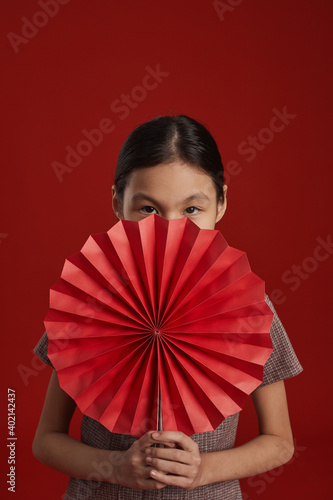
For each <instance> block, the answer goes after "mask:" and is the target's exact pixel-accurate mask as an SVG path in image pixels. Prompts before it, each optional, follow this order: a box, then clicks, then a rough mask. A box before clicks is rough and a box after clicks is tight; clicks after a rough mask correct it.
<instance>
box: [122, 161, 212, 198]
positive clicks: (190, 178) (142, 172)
mask: <svg viewBox="0 0 333 500" xmlns="http://www.w3.org/2000/svg"><path fill="white" fill-rule="evenodd" d="M127 186H128V188H129V190H130V191H131V192H132V191H137V190H140V191H141V190H143V189H144V190H149V191H152V190H153V191H155V192H156V191H160V190H161V191H163V190H164V191H166V190H168V189H172V190H174V191H175V190H176V191H181V192H183V193H185V192H189V191H191V190H193V189H196V190H197V189H200V190H201V191H203V192H204V193H206V194H207V195H208V196H209V194H211V192H212V191H213V192H214V182H213V180H212V178H211V177H210V176H209V174H207V173H206V172H205V171H204V170H201V169H199V168H197V167H195V166H192V165H187V164H184V163H181V162H173V163H169V164H164V163H163V164H159V165H156V166H153V167H141V168H138V169H135V170H133V171H132V173H131V176H130V178H129V179H128V183H127Z"/></svg>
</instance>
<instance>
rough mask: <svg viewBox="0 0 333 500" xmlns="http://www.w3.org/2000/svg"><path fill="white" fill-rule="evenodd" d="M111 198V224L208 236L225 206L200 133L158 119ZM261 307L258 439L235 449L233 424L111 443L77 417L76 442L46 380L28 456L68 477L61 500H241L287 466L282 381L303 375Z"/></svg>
mask: <svg viewBox="0 0 333 500" xmlns="http://www.w3.org/2000/svg"><path fill="white" fill-rule="evenodd" d="M112 191H113V209H114V211H115V213H116V215H117V217H118V218H119V219H126V220H133V221H139V220H140V219H142V218H144V217H147V216H148V215H150V214H152V213H156V214H159V215H160V216H162V217H164V218H166V219H169V220H171V219H177V218H180V217H190V218H191V220H192V221H193V222H195V223H196V224H197V225H198V226H199V227H200V228H203V229H214V227H215V224H216V223H217V222H218V221H219V220H220V219H221V218H222V217H223V215H224V213H225V210H226V206H227V199H226V195H227V186H225V185H224V183H223V165H222V162H221V156H220V153H219V151H218V148H217V145H216V143H215V141H214V139H213V138H212V136H211V135H210V133H209V132H208V130H207V129H206V128H205V127H204V126H203V125H201V124H199V123H198V122H197V121H195V120H193V119H191V118H189V117H187V116H182V115H181V116H160V117H157V118H155V119H153V120H151V121H149V122H147V123H144V124H142V125H140V126H139V127H137V128H136V129H135V130H134V131H133V132H132V133H131V134H130V135H129V137H128V138H127V140H126V141H125V143H124V145H123V146H122V148H121V151H120V155H119V158H118V162H117V167H116V176H115V185H114V186H113V187H112ZM266 301H267V303H268V305H269V306H270V308H271V309H272V311H273V313H274V319H273V323H272V327H271V332H270V334H271V338H272V343H273V352H272V354H271V356H270V358H269V359H268V361H267V363H266V364H265V367H264V378H263V382H262V384H261V385H260V386H259V387H258V388H257V389H256V390H255V391H254V392H253V393H252V399H253V402H254V406H255V409H256V413H257V416H258V423H259V435H258V436H257V437H256V438H254V439H252V440H251V441H250V442H248V443H246V444H243V445H242V446H239V447H237V448H234V441H235V435H236V429H237V423H238V417H239V414H235V415H232V416H230V417H228V418H226V419H225V420H224V421H223V422H222V423H221V424H220V425H219V427H218V428H217V429H216V430H215V431H212V432H206V433H200V434H194V435H193V436H191V437H188V436H186V435H185V434H183V433H181V432H176V431H159V432H156V431H149V432H147V433H146V434H145V435H144V436H142V437H141V438H140V439H136V438H134V437H132V436H129V435H121V434H114V433H111V432H109V431H108V430H107V429H106V428H105V427H103V426H102V425H101V424H99V423H98V422H97V421H95V420H93V419H92V418H89V417H87V416H85V415H84V416H83V420H82V425H81V442H79V441H77V440H75V439H73V438H72V437H70V436H69V435H68V429H69V424H70V421H71V418H72V415H73V413H74V410H75V403H74V401H73V400H72V399H71V398H70V397H69V396H68V395H67V394H66V393H65V392H64V391H63V390H62V389H61V388H60V386H59V383H58V379H57V374H56V372H55V370H53V373H52V376H51V380H50V383H49V388H48V391H47V394H46V399H45V404H44V408H43V411H42V415H41V418H40V422H39V425H38V428H37V431H36V436H35V439H34V443H33V453H34V455H35V457H36V458H38V459H39V460H40V461H41V462H43V463H45V464H46V465H48V466H50V467H53V468H55V469H57V470H59V471H61V472H63V473H65V474H68V475H69V476H71V478H70V480H69V484H68V488H67V491H66V494H65V500H73V499H82V500H87V499H95V500H102V499H117V498H118V499H154V498H155V499H156V498H162V499H182V498H183V499H193V500H194V499H205V500H206V499H210V500H211V499H218V500H221V499H227V500H239V499H241V498H242V495H241V491H240V486H239V482H238V479H239V478H243V477H247V476H252V475H255V474H259V473H261V472H264V471H267V470H269V469H273V468H275V467H278V466H280V465H282V464H284V463H285V462H287V461H289V460H290V459H291V457H292V455H293V438H292V432H291V427H290V422H289V416H288V407H287V400H286V393H285V387H284V382H283V379H285V378H288V377H292V376H294V375H297V374H298V373H300V372H301V371H302V367H301V365H300V364H299V362H298V359H297V357H296V355H295V353H294V351H293V348H292V346H291V344H290V342H289V339H288V337H287V334H286V332H285V330H284V328H283V326H282V324H281V322H280V320H279V318H278V316H277V314H276V312H275V310H274V307H273V305H272V303H271V302H270V300H269V298H268V296H267V295H266ZM47 342H48V341H47V334H46V332H45V333H44V335H43V337H42V338H41V340H40V341H39V343H38V345H37V346H36V349H35V352H36V353H37V354H38V355H39V356H40V358H41V359H42V360H43V361H45V362H46V363H48V364H49V365H51V363H50V360H49V359H48V357H47ZM51 366H52V365H51ZM156 444H163V445H164V446H163V447H161V446H156ZM153 445H155V446H153Z"/></svg>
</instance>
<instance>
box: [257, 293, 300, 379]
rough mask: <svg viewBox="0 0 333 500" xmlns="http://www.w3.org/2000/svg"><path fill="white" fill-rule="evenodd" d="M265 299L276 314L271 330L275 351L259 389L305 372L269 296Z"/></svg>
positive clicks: (266, 365) (268, 361)
mask: <svg viewBox="0 0 333 500" xmlns="http://www.w3.org/2000/svg"><path fill="white" fill-rule="evenodd" d="M265 298H266V302H267V304H268V305H269V307H270V309H271V310H272V312H273V313H274V317H273V322H272V326H271V330H270V336H271V339H272V344H273V351H272V353H271V355H270V357H269V358H268V360H267V361H266V363H265V366H264V376H263V381H262V383H261V384H260V386H259V387H263V386H264V385H268V384H273V383H274V382H278V381H279V380H284V379H286V378H290V377H294V376H295V375H298V374H299V373H301V372H302V371H303V368H302V366H301V364H300V362H299V361H298V359H297V356H296V354H295V351H294V349H293V347H292V345H291V342H290V340H289V337H288V335H287V332H286V331H285V329H284V327H283V325H282V323H281V321H280V318H279V317H278V315H277V313H276V311H275V309H274V306H273V304H272V302H271V300H270V299H269V297H268V295H267V294H266V296H265Z"/></svg>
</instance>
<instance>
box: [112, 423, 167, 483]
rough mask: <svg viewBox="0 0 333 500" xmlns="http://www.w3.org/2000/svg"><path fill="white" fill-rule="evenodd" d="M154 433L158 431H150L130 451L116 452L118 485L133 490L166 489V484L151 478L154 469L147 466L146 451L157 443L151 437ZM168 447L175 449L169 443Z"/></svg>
mask: <svg viewBox="0 0 333 500" xmlns="http://www.w3.org/2000/svg"><path fill="white" fill-rule="evenodd" d="M153 432H156V431H149V432H147V433H146V434H144V435H143V436H142V437H141V438H140V439H138V440H137V441H135V442H134V443H133V444H132V446H131V447H130V448H129V449H128V450H126V451H117V452H115V455H114V458H113V459H112V465H113V471H114V480H115V483H116V484H121V485H122V486H127V487H128V488H132V489H133V490H159V489H162V488H165V486H166V485H165V484H163V483H160V482H158V481H155V480H154V479H152V478H151V477H150V476H149V474H150V471H151V470H152V469H153V468H152V467H150V466H149V465H147V462H146V452H145V450H146V448H148V447H150V446H152V445H153V444H156V443H157V441H155V440H154V439H153V438H152V437H151V435H152V433H153ZM167 446H169V447H173V445H172V443H171V444H170V443H167ZM154 470H155V469H154Z"/></svg>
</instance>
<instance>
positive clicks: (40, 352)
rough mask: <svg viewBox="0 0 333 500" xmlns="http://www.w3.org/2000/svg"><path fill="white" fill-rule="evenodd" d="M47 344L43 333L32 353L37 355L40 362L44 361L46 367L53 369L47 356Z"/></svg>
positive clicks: (45, 335) (45, 334)
mask: <svg viewBox="0 0 333 500" xmlns="http://www.w3.org/2000/svg"><path fill="white" fill-rule="evenodd" d="M48 343H49V339H48V337H47V333H46V332H44V334H43V335H42V337H41V338H40V340H39V342H38V344H37V345H36V347H35V349H34V352H35V354H37V356H38V357H39V358H40V359H41V360H42V361H44V363H46V364H47V365H49V366H52V368H54V367H53V365H52V363H51V361H50V360H49V357H48V355H47V347H48Z"/></svg>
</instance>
